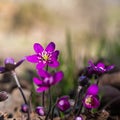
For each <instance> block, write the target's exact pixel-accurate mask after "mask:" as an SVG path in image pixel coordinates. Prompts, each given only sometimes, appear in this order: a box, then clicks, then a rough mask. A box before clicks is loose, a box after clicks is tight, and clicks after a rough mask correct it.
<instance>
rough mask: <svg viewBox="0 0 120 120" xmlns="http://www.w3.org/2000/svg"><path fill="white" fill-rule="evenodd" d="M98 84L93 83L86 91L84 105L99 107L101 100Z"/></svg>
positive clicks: (89, 107) (90, 107)
mask: <svg viewBox="0 0 120 120" xmlns="http://www.w3.org/2000/svg"><path fill="white" fill-rule="evenodd" d="M98 91H99V89H98V86H97V85H96V84H93V85H91V86H90V87H89V88H88V89H87V92H86V95H85V97H84V99H83V105H84V107H86V108H88V109H92V108H97V107H99V105H100V101H99V99H98Z"/></svg>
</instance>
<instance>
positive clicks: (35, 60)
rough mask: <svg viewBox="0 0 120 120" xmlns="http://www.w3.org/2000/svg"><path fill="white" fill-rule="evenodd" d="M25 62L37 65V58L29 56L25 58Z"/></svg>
mask: <svg viewBox="0 0 120 120" xmlns="http://www.w3.org/2000/svg"><path fill="white" fill-rule="evenodd" d="M26 59H27V61H29V62H32V63H37V62H38V57H37V55H30V56H27V57H26Z"/></svg>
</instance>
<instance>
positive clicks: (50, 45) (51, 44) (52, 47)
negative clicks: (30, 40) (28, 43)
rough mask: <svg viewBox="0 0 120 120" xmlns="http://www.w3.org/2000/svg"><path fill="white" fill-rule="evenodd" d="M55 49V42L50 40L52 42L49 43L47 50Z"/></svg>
mask: <svg viewBox="0 0 120 120" xmlns="http://www.w3.org/2000/svg"><path fill="white" fill-rule="evenodd" d="M54 49H55V43H53V42H50V43H49V44H48V45H47V47H46V49H45V51H49V52H53V51H54Z"/></svg>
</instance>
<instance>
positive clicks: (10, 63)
mask: <svg viewBox="0 0 120 120" xmlns="http://www.w3.org/2000/svg"><path fill="white" fill-rule="evenodd" d="M24 60H25V58H23V59H21V60H20V61H18V62H17V63H16V62H15V61H14V59H13V58H6V59H5V61H4V64H5V66H4V67H0V73H5V72H9V71H12V70H15V68H17V67H18V66H19V65H21V64H22V63H23V62H24Z"/></svg>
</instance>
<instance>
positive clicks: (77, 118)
mask: <svg viewBox="0 0 120 120" xmlns="http://www.w3.org/2000/svg"><path fill="white" fill-rule="evenodd" d="M75 120H83V118H82V117H81V116H77V117H76V118H75Z"/></svg>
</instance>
